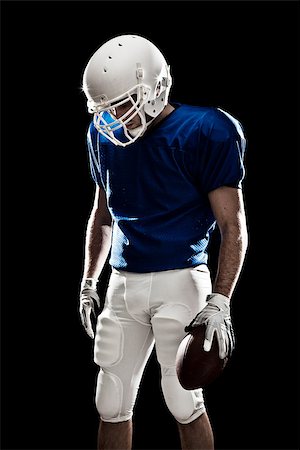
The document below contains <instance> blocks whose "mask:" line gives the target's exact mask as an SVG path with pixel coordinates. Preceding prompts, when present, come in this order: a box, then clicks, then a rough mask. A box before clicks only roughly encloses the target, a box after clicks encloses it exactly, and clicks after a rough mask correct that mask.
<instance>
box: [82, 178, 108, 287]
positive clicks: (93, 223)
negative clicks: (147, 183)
mask: <svg viewBox="0 0 300 450" xmlns="http://www.w3.org/2000/svg"><path fill="white" fill-rule="evenodd" d="M111 228H112V218H111V215H110V212H109V210H108V207H107V202H106V194H105V191H104V190H103V189H102V188H100V187H99V186H97V187H96V192H95V200H94V205H93V208H92V211H91V214H90V217H89V220H88V224H87V230H86V244H85V262H84V275H83V277H84V278H94V279H98V277H99V275H100V273H101V271H102V269H103V267H104V264H105V261H106V259H107V256H108V253H109V250H110V247H111Z"/></svg>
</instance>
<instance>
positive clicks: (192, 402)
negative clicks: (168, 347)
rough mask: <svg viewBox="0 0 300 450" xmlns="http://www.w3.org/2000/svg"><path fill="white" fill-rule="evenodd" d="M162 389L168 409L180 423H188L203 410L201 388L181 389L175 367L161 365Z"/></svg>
mask: <svg viewBox="0 0 300 450" xmlns="http://www.w3.org/2000/svg"><path fill="white" fill-rule="evenodd" d="M162 391H163V395H164V398H165V402H166V405H167V407H168V409H169V411H170V412H171V414H172V415H173V416H174V418H175V419H176V420H177V422H179V423H181V424H187V423H190V422H192V421H193V420H195V419H197V418H198V417H199V416H201V414H203V413H204V412H205V405H204V400H203V393H202V389H196V390H193V391H187V390H185V389H183V387H182V386H181V385H180V383H179V381H178V378H177V374H176V369H175V368H169V367H162Z"/></svg>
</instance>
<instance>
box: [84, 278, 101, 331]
mask: <svg viewBox="0 0 300 450" xmlns="http://www.w3.org/2000/svg"><path fill="white" fill-rule="evenodd" d="M95 304H96V305H95ZM95 306H97V307H98V309H101V307H100V299H99V296H98V294H97V280H95V279H94V278H85V279H84V280H83V281H82V283H81V291H80V306H79V312H80V318H81V322H82V325H83V326H84V328H85V331H86V332H87V334H88V335H89V336H90V337H91V338H92V339H93V338H94V331H93V327H92V322H91V312H92V313H93V315H94V317H95V318H96V310H95ZM102 309H103V305H102ZM100 312H101V310H100Z"/></svg>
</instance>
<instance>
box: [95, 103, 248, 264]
mask: <svg viewBox="0 0 300 450" xmlns="http://www.w3.org/2000/svg"><path fill="white" fill-rule="evenodd" d="M174 106H175V110H174V111H173V112H171V114H169V115H168V116H167V117H166V118H164V119H163V120H162V121H161V122H160V123H159V124H158V125H157V126H156V127H153V128H152V129H150V130H148V132H146V133H145V134H144V136H142V137H141V138H139V139H138V140H137V141H135V142H134V143H132V144H130V145H128V146H126V147H121V146H116V145H114V144H113V143H111V142H110V141H108V140H107V139H106V138H105V137H103V136H102V135H100V133H98V131H97V130H96V128H95V127H94V125H93V123H91V125H90V127H89V131H88V149H89V160H90V168H91V174H92V177H93V179H94V181H95V182H96V183H97V184H99V185H100V186H101V187H103V188H104V189H105V191H106V195H107V203H108V208H109V210H110V213H111V215H112V218H113V221H114V225H113V237H112V249H111V257H110V264H111V266H113V267H114V268H116V269H121V270H126V271H129V272H154V271H161V270H169V269H179V268H186V267H192V266H196V265H198V264H202V263H204V264H206V263H207V246H208V242H209V238H210V234H211V232H212V231H213V229H214V227H215V224H216V221H215V218H214V215H213V213H212V210H211V207H210V203H209V200H208V195H207V194H208V193H209V192H210V191H212V190H214V189H216V188H218V187H220V186H231V187H234V188H241V182H242V180H243V178H244V164H243V156H244V151H245V138H244V135H243V131H242V128H241V125H240V123H239V122H238V121H237V120H236V119H234V118H233V117H232V116H230V115H229V114H228V113H225V112H224V111H222V110H220V109H217V108H211V107H197V106H189V105H183V104H174Z"/></svg>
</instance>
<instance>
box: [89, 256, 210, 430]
mask: <svg viewBox="0 0 300 450" xmlns="http://www.w3.org/2000/svg"><path fill="white" fill-rule="evenodd" d="M210 293H211V279H210V273H209V270H208V268H207V266H206V265H203V264H202V265H200V266H197V267H194V268H187V269H176V270H167V271H162V272H151V273H132V272H125V271H119V270H115V269H113V270H112V274H111V277H110V281H109V285H108V289H107V295H106V300H105V307H104V310H103V311H102V313H101V314H100V315H99V317H98V321H97V329H96V335H95V347H94V360H95V362H96V364H98V365H99V366H100V371H99V374H98V380H97V389H96V406H97V410H98V412H99V414H100V417H101V419H102V420H103V421H105V422H123V421H126V420H129V419H130V418H131V417H132V413H133V408H134V404H135V401H136V395H137V391H138V388H139V384H140V381H141V377H142V374H143V371H144V368H145V365H146V363H147V360H148V358H149V356H150V354H151V351H152V349H153V346H154V343H155V348H156V354H157V359H158V362H159V363H160V367H161V375H162V380H161V383H162V391H163V395H164V398H165V402H166V405H167V407H168V408H169V410H170V412H171V413H172V414H173V416H174V417H175V419H176V420H177V421H178V422H179V423H182V424H186V423H189V422H192V421H193V420H195V419H196V418H197V417H199V416H200V415H201V414H202V413H203V412H204V411H205V406H204V401H203V394H202V389H197V390H194V391H187V390H185V389H183V388H182V387H181V385H180V384H179V381H178V378H177V375H176V367H175V359H176V352H177V349H178V347H179V344H180V342H181V340H182V339H183V337H184V336H185V335H186V333H185V331H184V327H185V326H186V325H188V324H189V323H190V322H191V320H192V319H193V318H194V317H195V315H196V314H197V313H198V312H199V311H200V310H202V309H203V308H204V306H205V305H206V296H207V295H208V294H210Z"/></svg>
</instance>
